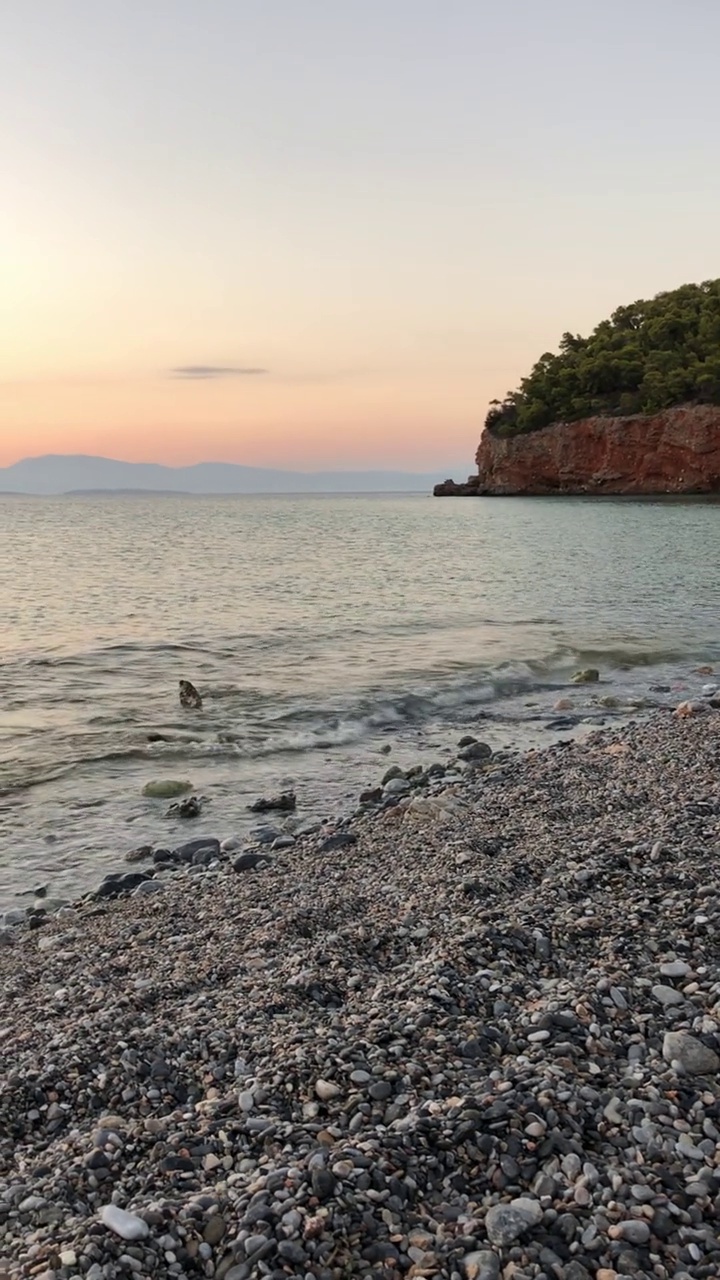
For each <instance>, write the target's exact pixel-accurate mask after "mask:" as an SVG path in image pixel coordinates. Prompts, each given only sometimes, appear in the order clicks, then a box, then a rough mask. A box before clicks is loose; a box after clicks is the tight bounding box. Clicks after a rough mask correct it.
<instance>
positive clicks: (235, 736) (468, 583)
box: [0, 496, 720, 908]
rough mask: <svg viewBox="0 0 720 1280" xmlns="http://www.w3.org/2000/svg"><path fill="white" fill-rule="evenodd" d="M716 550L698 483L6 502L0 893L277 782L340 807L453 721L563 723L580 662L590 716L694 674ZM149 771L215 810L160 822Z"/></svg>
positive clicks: (575, 694)
mask: <svg viewBox="0 0 720 1280" xmlns="http://www.w3.org/2000/svg"><path fill="white" fill-rule="evenodd" d="M719 547H720V506H718V505H714V504H713V503H704V502H700V501H688V502H683V501H669V502H668V501H658V502H652V501H643V502H629V501H627V500H618V501H614V500H602V501H587V500H577V501H576V500H574V499H569V498H562V499H557V500H555V499H544V500H525V499H503V500H497V499H496V500H485V501H483V500H477V501H473V500H467V501H462V500H455V501H453V500H448V499H446V500H444V501H442V500H437V499H436V500H433V499H432V498H429V497H424V496H422V497H402V498H393V497H382V498H368V497H358V498H352V497H338V498H316V497H303V498H297V499H294V498H282V497H279V498H228V499H214V498H213V499H209V498H208V499H203V498H183V497H177V498H175V497H168V498H155V497H152V498H143V497H113V498H110V497H109V498H77V499H75V498H60V499H46V500H35V499H27V500H26V499H17V500H12V499H2V500H0V599H1V600H2V608H3V619H2V627H1V628H0V684H1V697H0V908H2V907H3V906H7V905H10V904H12V903H14V902H18V901H19V902H27V898H23V897H19V896H18V895H21V894H23V893H26V892H27V891H28V890H31V889H33V888H34V887H35V886H37V885H40V884H43V885H47V886H48V892H49V893H50V894H51V895H54V896H57V897H66V898H71V897H73V896H76V895H77V894H78V893H81V892H84V891H86V890H87V889H89V888H91V887H93V886H94V885H96V884H97V883H98V882H99V880H100V879H102V876H103V875H104V874H105V873H106V872H107V871H108V870H117V869H122V866H123V857H124V854H125V853H126V852H127V851H128V850H129V849H131V848H133V847H134V846H136V845H138V844H142V843H144V842H146V841H147V842H151V843H155V844H160V843H163V844H170V845H172V844H173V843H177V842H178V841H179V840H180V839H181V838H189V837H190V836H192V835H196V834H204V833H213V834H218V835H220V836H221V837H222V836H225V835H228V834H231V833H235V832H242V831H243V830H245V829H247V828H248V826H249V825H250V824H251V822H252V817H251V815H249V814H248V813H247V808H246V806H247V805H248V803H249V802H251V801H252V800H253V799H255V798H256V797H257V796H258V795H260V794H262V793H267V792H268V791H271V790H277V789H278V788H280V787H281V786H287V785H289V784H292V785H293V786H294V787H295V788H296V790H297V793H298V800H299V808H298V816H299V817H302V818H305V817H308V818H314V817H324V816H329V815H335V814H342V813H347V812H350V811H352V808H353V807H354V802H355V799H356V797H357V795H358V792H359V791H360V790H361V789H362V788H363V787H365V786H368V785H373V784H374V783H375V782H376V781H377V779H378V777H379V776H380V774H381V773H382V772H383V770H384V769H385V768H386V767H387V764H388V760H390V761H393V762H394V761H397V762H398V763H400V764H410V763H416V762H421V761H422V762H425V763H430V760H431V758H440V759H442V758H443V753H447V750H448V748H449V747H450V746H452V745H453V744H454V743H455V742H456V741H457V738H458V737H459V735H460V734H461V733H464V732H468V731H470V732H475V733H476V734H478V735H479V736H481V737H483V738H484V739H486V740H487V741H489V742H490V743H491V744H492V745H493V746H505V745H510V744H512V745H516V746H524V745H528V744H530V743H533V742H536V741H537V742H541V741H552V740H556V739H557V738H558V737H559V736H561V731H560V732H559V731H558V728H557V727H548V726H552V725H553V720H554V719H556V718H557V713H553V711H552V708H553V704H554V703H555V702H556V701H557V699H558V698H559V697H560V696H561V694H565V693H567V681H568V678H569V677H570V675H571V674H572V672H573V671H574V670H576V669H577V668H578V667H582V666H590V665H592V666H597V667H599V668H600V669H601V672H602V676H603V684H602V685H601V686H595V687H586V688H583V689H575V688H572V689H571V690H570V696H572V698H573V700H574V710H575V714H576V715H577V716H578V717H580V718H581V719H583V720H585V721H586V722H587V723H588V724H594V723H597V722H598V719H599V718H600V717H604V718H605V722H608V719H609V718H610V717H611V716H613V715H617V714H618V713H617V712H612V711H605V710H604V709H603V708H602V707H601V706H600V705H599V703H598V698H599V697H600V696H602V695H607V694H608V693H611V694H614V695H617V696H619V697H620V698H622V699H623V700H627V699H637V698H646V699H649V700H651V701H655V702H656V703H663V702H664V701H677V699H678V694H681V696H686V697H687V696H691V695H692V694H693V693H696V692H698V691H699V689H700V686H701V685H702V684H703V683H704V682H705V681H706V680H707V677H705V679H703V677H701V676H698V675H697V674H696V673H695V668H696V667H697V666H698V665H699V664H701V663H705V662H709V663H713V662H718V663H720V573H719V572H718V568H717V565H718V549H719ZM180 678H187V679H191V680H192V681H194V683H195V684H196V685H197V686H198V687H199V688H200V690H201V692H202V694H203V697H204V700H205V705H204V709H203V710H202V711H201V712H189V711H183V710H182V709H181V707H180V705H179V701H178V692H177V690H178V680H179V679H180ZM657 685H670V686H671V692H670V693H667V692H662V691H661V692H658V691H657V690H654V689H653V686H657ZM157 733H159V734H162V735H164V736H165V737H166V738H167V739H169V741H165V742H154V743H151V742H149V741H148V735H150V734H157ZM388 743H389V744H391V747H392V754H391V755H390V756H389V757H388V756H385V755H382V754H381V752H380V748H381V746H382V745H383V744H388ZM160 778H181V779H188V780H189V781H191V782H192V783H193V788H194V791H195V793H196V794H199V795H203V796H206V797H207V798H208V799H207V804H206V808H205V812H204V814H203V816H202V817H201V818H200V819H199V820H196V821H195V822H184V823H183V822H178V821H173V820H169V819H167V818H166V817H165V816H164V815H165V810H166V808H167V802H162V801H158V800H149V799H145V798H144V797H143V796H142V788H143V786H144V785H145V783H147V782H148V781H152V780H154V779H160Z"/></svg>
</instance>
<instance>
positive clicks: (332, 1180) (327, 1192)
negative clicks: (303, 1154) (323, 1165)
mask: <svg viewBox="0 0 720 1280" xmlns="http://www.w3.org/2000/svg"><path fill="white" fill-rule="evenodd" d="M336 1185H337V1179H336V1177H335V1174H334V1173H331V1171H330V1170H329V1169H313V1172H312V1189H313V1195H315V1196H317V1198H318V1200H329V1199H330V1196H331V1195H333V1194H334V1192H335V1187H336Z"/></svg>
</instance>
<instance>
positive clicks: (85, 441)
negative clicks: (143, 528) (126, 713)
mask: <svg viewBox="0 0 720 1280" xmlns="http://www.w3.org/2000/svg"><path fill="white" fill-rule="evenodd" d="M718 48H720V4H718V3H717V0H603V3H597V2H596V0H543V2H542V3H540V0H503V3H502V4H501V3H500V2H499V0H101V2H98V0H22V3H21V4H6V5H4V6H3V7H2V11H1V12H0V154H1V155H2V164H0V465H7V464H9V463H12V462H14V461H16V460H17V459H18V458H20V457H24V456H28V455H34V454H42V453H48V452H61V453H77V452H84V453H98V454H104V455H106V456H113V457H119V458H125V459H129V460H142V461H160V462H165V463H176V464H181V463H189V462H195V461H200V460H208V459H212V460H227V461H234V462H241V463H246V464H255V465H270V466H273V465H278V466H285V467H298V468H301V469H307V470H311V469H315V468H318V467H332V468H336V467H342V468H359V467H368V466H370V467H375V466H382V467H385V466H387V467H395V466H399V467H402V468H403V469H406V470H418V471H420V470H423V471H427V470H431V469H433V468H435V467H441V466H442V465H443V464H445V463H447V465H448V466H450V464H452V466H453V467H454V469H455V470H456V471H458V470H459V471H460V473H461V474H463V473H464V474H467V473H468V472H469V471H471V470H472V462H473V456H474V452H475V448H476V446H477V442H478V439H479V435H480V431H481V429H482V423H483V419H484V416H485V413H486V411H487V405H488V401H489V400H490V399H491V398H493V397H494V396H502V395H503V394H504V393H505V392H506V391H508V390H509V389H510V388H512V387H514V386H516V385H517V383H518V381H519V379H520V378H521V377H522V376H523V375H524V374H525V373H526V372H528V371H529V368H530V366H531V365H532V363H533V362H534V360H535V359H537V357H538V356H539V355H540V354H541V353H542V352H544V351H546V350H548V349H550V350H552V349H554V348H556V347H557V343H558V340H559V338H560V335H561V334H562V333H563V332H564V331H565V330H567V329H570V330H572V331H573V332H581V333H582V332H586V331H588V330H589V329H591V328H592V327H593V326H594V325H595V324H596V323H597V322H598V321H599V320H601V319H602V318H603V317H604V316H605V315H607V314H609V313H610V312H611V311H612V310H614V308H615V307H616V306H618V305H619V304H621V303H624V302H630V301H633V300H634V299H636V298H640V297H647V296H651V295H653V294H655V293H657V292H659V291H660V290H663V289H671V288H674V287H675V286H677V285H680V284H682V283H684V282H685V281H689V280H704V279H709V278H712V277H714V276H718V275H720V239H719V238H718V228H719V227H720V164H719V163H718V137H720V93H718V88H717V58H718Z"/></svg>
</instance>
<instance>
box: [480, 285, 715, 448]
mask: <svg viewBox="0 0 720 1280" xmlns="http://www.w3.org/2000/svg"><path fill="white" fill-rule="evenodd" d="M681 404H685V405H687V404H696V405H698V404H717V405H720V280H706V281H704V283H702V284H686V285H682V287H681V288H679V289H673V290H672V291H671V292H667V293H659V294H658V295H657V297H655V298H651V299H650V300H649V301H645V302H643V301H641V302H633V303H632V304H631V305H630V306H625V307H618V309H617V311H614V312H613V314H612V315H611V317H610V319H609V320H603V321H602V322H601V323H600V324H599V325H598V326H597V328H596V329H594V330H593V332H592V333H591V334H590V337H588V338H582V337H580V336H579V335H577V334H572V333H565V334H563V336H562V338H561V340H560V350H559V352H558V353H557V354H553V353H552V352H546V353H545V355H543V356H541V357H540V359H539V360H538V362H537V364H536V365H535V366H534V368H533V370H532V372H531V373H530V374H529V375H528V377H526V378H523V380H522V382H521V383H520V386H519V388H518V389H517V390H516V391H511V392H509V393H508V395H507V396H506V397H505V399H504V400H503V401H499V400H495V401H493V403H492V405H491V408H490V412H489V413H488V416H487V419H486V422H485V426H486V429H487V431H488V432H489V433H490V434H491V435H494V436H500V437H503V436H515V435H522V434H527V433H529V432H533V431H538V430H540V429H541V428H542V427H547V426H549V425H550V423H553V422H575V421H578V420H579V419H581V418H589V417H597V416H610V417H616V418H617V417H625V416H629V415H632V414H654V413H658V412H660V411H662V410H663V409H668V408H671V407H673V406H676V405H681Z"/></svg>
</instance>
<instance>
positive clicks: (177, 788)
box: [142, 778, 192, 800]
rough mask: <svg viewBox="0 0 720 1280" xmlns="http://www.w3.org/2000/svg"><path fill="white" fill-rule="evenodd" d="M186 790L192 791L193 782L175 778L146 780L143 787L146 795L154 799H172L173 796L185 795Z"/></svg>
mask: <svg viewBox="0 0 720 1280" xmlns="http://www.w3.org/2000/svg"><path fill="white" fill-rule="evenodd" d="M186 791H192V782H179V781H178V780H177V779H175V778H161V779H159V780H158V781H157V782H146V783H145V786H144V787H143V789H142V793H143V795H144V796H150V797H151V798H152V799H154V800H171V799H172V797H173V796H181V795H184V793H185V792H186Z"/></svg>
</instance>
